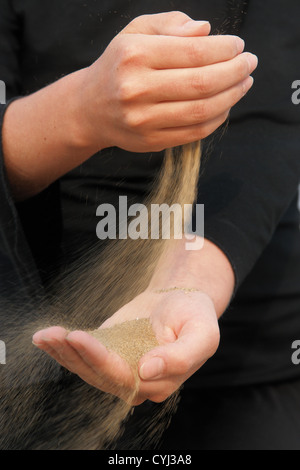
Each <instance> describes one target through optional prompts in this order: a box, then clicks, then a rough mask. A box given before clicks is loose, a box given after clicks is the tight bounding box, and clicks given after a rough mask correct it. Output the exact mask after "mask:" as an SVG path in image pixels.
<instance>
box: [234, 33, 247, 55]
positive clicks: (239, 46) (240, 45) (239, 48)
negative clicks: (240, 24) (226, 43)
mask: <svg viewBox="0 0 300 470" xmlns="http://www.w3.org/2000/svg"><path fill="white" fill-rule="evenodd" d="M236 47H237V52H238V54H240V53H241V52H243V50H244V49H245V41H244V40H243V39H241V38H239V37H237V38H236Z"/></svg>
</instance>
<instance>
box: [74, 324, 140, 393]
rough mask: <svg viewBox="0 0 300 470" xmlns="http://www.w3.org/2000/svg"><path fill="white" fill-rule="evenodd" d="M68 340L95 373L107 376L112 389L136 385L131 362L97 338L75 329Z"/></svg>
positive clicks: (107, 381) (130, 387) (106, 379)
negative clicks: (106, 346) (107, 347)
mask: <svg viewBox="0 0 300 470" xmlns="http://www.w3.org/2000/svg"><path fill="white" fill-rule="evenodd" d="M67 340H68V341H70V342H71V344H72V347H73V348H74V349H75V351H76V352H77V353H78V354H79V356H80V357H81V359H82V360H83V361H84V363H85V364H86V365H87V366H88V367H89V368H90V369H91V370H92V371H93V372H94V374H95V375H96V376H99V377H105V382H106V383H107V385H108V386H111V388H112V389H115V388H116V386H117V387H120V386H121V387H123V388H124V389H132V388H133V387H134V385H135V381H134V376H133V373H132V369H131V367H130V366H129V364H128V363H127V362H126V361H125V360H124V359H122V358H121V357H120V356H119V355H118V354H116V353H114V352H111V351H108V350H107V349H106V348H105V347H104V346H103V345H102V344H101V343H100V342H99V341H98V340H97V339H96V338H94V337H92V336H90V335H89V334H88V333H85V332H83V331H74V332H72V333H70V334H69V335H68V337H67ZM105 391H106V390H105Z"/></svg>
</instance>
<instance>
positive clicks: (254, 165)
mask: <svg viewBox="0 0 300 470" xmlns="http://www.w3.org/2000/svg"><path fill="white" fill-rule="evenodd" d="M299 135H300V126H299V125H291V124H290V125H288V126H282V125H281V124H280V123H275V122H270V121H269V120H268V119H263V118H261V119H258V118H255V119H249V120H247V121H244V122H241V123H234V124H232V125H230V126H229V129H228V131H227V133H226V135H225V136H224V137H223V138H222V139H221V141H220V143H219V144H214V152H213V154H210V155H209V154H207V156H206V157H204V162H203V166H202V176H201V177H200V181H199V195H198V203H201V204H204V206H205V227H204V231H205V238H207V239H209V240H211V241H212V242H214V243H215V244H216V245H217V246H219V248H220V249H221V250H222V251H223V252H224V253H225V254H226V255H227V257H228V258H229V261H230V262H231V264H232V267H233V269H234V272H235V276H236V288H238V287H239V286H240V285H241V283H242V282H243V280H244V279H245V277H246V276H247V275H248V274H249V272H250V271H251V270H252V268H253V266H254V265H255V263H256V262H257V260H258V258H259V257H260V255H261V254H262V252H263V251H264V249H265V247H266V246H267V245H268V243H269V242H270V240H271V238H272V236H273V234H274V232H275V230H276V228H277V226H278V224H279V223H280V220H281V218H282V216H283V215H284V213H285V212H286V210H287V209H288V207H289V205H290V204H291V203H292V201H293V199H294V198H295V196H296V194H297V190H298V184H299V181H300V142H299Z"/></svg>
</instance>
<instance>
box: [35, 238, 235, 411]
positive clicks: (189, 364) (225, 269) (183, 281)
mask: <svg viewBox="0 0 300 470" xmlns="http://www.w3.org/2000/svg"><path fill="white" fill-rule="evenodd" d="M234 282H235V280H234V274H233V270H232V267H231V265H230V263H229V261H228V259H227V258H226V256H225V255H224V254H223V253H222V252H221V251H220V250H219V249H218V248H217V247H216V246H215V245H214V244H213V243H211V242H209V241H208V240H205V242H204V247H203V249H202V250H200V251H190V252H187V251H186V250H185V243H184V240H179V241H176V242H173V243H172V244H171V247H170V249H169V251H168V252H167V253H166V254H165V255H164V256H163V258H162V259H161V261H160V263H159V265H158V266H157V269H156V271H155V274H154V276H153V278H152V281H151V283H150V285H149V286H148V288H147V289H146V291H144V292H143V293H142V294H141V295H139V296H138V297H136V298H135V299H133V300H132V301H131V302H130V303H129V304H127V305H125V306H123V307H122V308H121V309H120V310H119V311H118V312H116V313H115V314H114V315H113V316H112V317H111V318H110V319H109V320H108V321H106V322H105V323H104V324H103V325H102V327H110V326H113V325H114V324H116V323H122V322H124V321H128V320H135V319H136V318H137V317H139V318H141V312H143V318H144V317H145V318H150V320H151V323H152V326H153V329H154V332H155V334H156V336H157V339H158V342H159V343H160V345H161V346H160V347H158V348H155V349H153V350H152V351H150V352H149V353H147V354H146V355H145V356H144V357H143V358H141V360H140V363H139V376H140V386H139V391H138V394H137V395H136V397H135V399H134V402H133V404H134V405H139V404H141V403H143V402H144V401H145V400H146V399H149V400H151V401H154V402H162V401H164V400H165V399H166V398H167V397H168V396H169V395H171V394H172V393H173V392H174V391H176V390H177V389H178V388H179V387H180V385H181V384H183V383H184V382H185V381H186V380H187V379H188V378H189V377H190V376H191V375H192V374H194V373H195V372H196V371H197V370H198V369H199V368H200V367H201V366H202V365H203V364H204V363H205V362H206V361H207V360H208V359H209V358H210V357H212V356H213V355H214V354H215V352H216V350H217V348H218V345H219V340H220V333H219V327H218V318H220V316H221V315H222V313H223V312H224V311H225V309H226V307H227V305H228V304H229V302H230V299H231V296H232V293H233V289H234ZM174 286H177V287H189V288H191V287H192V288H195V289H197V291H194V292H191V293H188V294H186V293H185V292H184V291H170V292H166V293H158V292H157V290H159V289H161V288H162V287H164V288H167V289H168V288H170V287H174ZM33 342H34V344H35V345H36V346H37V347H39V348H40V349H42V350H43V351H45V352H47V353H48V354H50V355H51V356H52V357H53V358H54V359H55V360H56V361H57V362H59V363H60V364H61V365H62V366H64V367H66V368H67V369H69V370H70V371H71V372H73V373H75V374H77V375H79V376H80V377H81V378H82V379H83V380H84V381H86V382H87V383H89V384H90V385H93V386H94V387H97V388H99V389H101V390H103V391H105V392H109V393H113V394H116V395H118V396H119V397H121V398H123V399H124V400H126V399H127V397H128V394H129V395H130V393H129V392H128V391H129V390H133V389H134V383H135V382H134V377H133V374H132V371H131V369H130V368H129V366H128V365H127V364H126V362H125V361H124V360H123V359H122V358H121V357H119V356H118V355H117V354H115V353H113V352H110V351H108V350H107V349H106V348H105V347H104V346H103V345H102V344H100V343H99V342H98V341H97V340H96V339H95V338H93V337H92V336H90V335H89V334H88V333H86V332H83V331H74V332H71V333H69V332H68V331H66V330H65V329H64V328H61V327H52V328H48V329H45V330H41V331H39V332H37V333H36V334H35V335H34V336H33ZM119 384H122V388H120V387H119V386H118V385H119Z"/></svg>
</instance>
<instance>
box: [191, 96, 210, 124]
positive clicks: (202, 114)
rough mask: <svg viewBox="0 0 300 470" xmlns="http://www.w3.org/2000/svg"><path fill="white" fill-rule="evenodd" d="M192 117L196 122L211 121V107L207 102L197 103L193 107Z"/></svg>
mask: <svg viewBox="0 0 300 470" xmlns="http://www.w3.org/2000/svg"><path fill="white" fill-rule="evenodd" d="M191 116H192V118H193V119H194V120H195V121H196V122H199V123H200V122H205V121H207V120H209V106H208V104H207V102H205V101H197V102H196V103H194V104H193V105H192V109H191Z"/></svg>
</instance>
